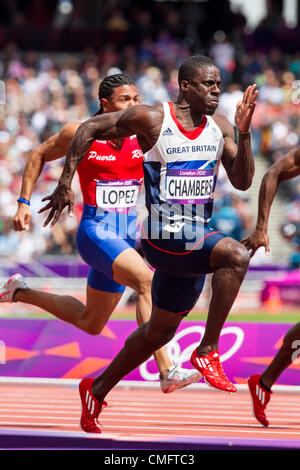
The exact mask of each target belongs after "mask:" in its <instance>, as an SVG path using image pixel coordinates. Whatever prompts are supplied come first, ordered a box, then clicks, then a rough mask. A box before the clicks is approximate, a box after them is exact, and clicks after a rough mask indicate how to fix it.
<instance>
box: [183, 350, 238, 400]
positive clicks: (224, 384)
mask: <svg viewBox="0 0 300 470" xmlns="http://www.w3.org/2000/svg"><path fill="white" fill-rule="evenodd" d="M191 364H192V366H194V367H195V369H197V370H198V371H199V372H200V373H201V374H202V375H203V378H204V380H205V382H206V383H207V385H209V386H211V387H213V388H217V389H219V390H223V391H224V392H231V393H235V392H236V391H237V388H236V387H235V386H234V385H233V384H232V383H231V382H230V380H229V379H228V378H227V377H226V375H225V373H224V370H223V367H222V364H221V362H220V353H219V351H211V352H210V353H208V354H207V355H199V354H198V348H196V349H195V351H194V352H193V354H192V355H191Z"/></svg>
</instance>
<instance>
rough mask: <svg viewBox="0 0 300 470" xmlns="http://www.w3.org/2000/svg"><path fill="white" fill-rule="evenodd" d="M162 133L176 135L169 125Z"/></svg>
mask: <svg viewBox="0 0 300 470" xmlns="http://www.w3.org/2000/svg"><path fill="white" fill-rule="evenodd" d="M162 135H174V133H173V132H172V131H171V129H170V128H169V127H167V129H166V130H164V131H163V133H162Z"/></svg>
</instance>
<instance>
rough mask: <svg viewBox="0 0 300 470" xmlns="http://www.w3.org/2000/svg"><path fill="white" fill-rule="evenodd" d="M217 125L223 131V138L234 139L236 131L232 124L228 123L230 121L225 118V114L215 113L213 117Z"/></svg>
mask: <svg viewBox="0 0 300 470" xmlns="http://www.w3.org/2000/svg"><path fill="white" fill-rule="evenodd" d="M212 118H213V120H214V121H215V123H216V124H217V125H218V126H219V128H220V129H221V131H222V134H223V137H224V138H225V137H231V138H233V139H234V129H233V126H232V124H230V122H229V121H228V119H227V118H226V117H225V116H223V114H219V113H215V114H214V115H213V116H212Z"/></svg>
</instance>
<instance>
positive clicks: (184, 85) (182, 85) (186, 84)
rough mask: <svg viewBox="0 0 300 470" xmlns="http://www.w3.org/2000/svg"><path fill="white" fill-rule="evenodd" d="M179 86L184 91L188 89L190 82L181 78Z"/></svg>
mask: <svg viewBox="0 0 300 470" xmlns="http://www.w3.org/2000/svg"><path fill="white" fill-rule="evenodd" d="M179 87H180V88H181V89H182V91H188V87H189V82H188V81H187V80H181V82H180V84H179Z"/></svg>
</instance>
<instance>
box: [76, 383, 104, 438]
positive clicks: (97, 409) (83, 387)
mask: <svg viewBox="0 0 300 470" xmlns="http://www.w3.org/2000/svg"><path fill="white" fill-rule="evenodd" d="M93 382H94V379H91V378H86V379H82V380H81V382H80V383H79V394H80V399H81V418H80V427H81V429H82V430H83V431H85V432H90V433H92V432H93V433H97V434H100V433H101V424H100V423H99V421H98V416H99V414H100V413H101V411H102V410H103V408H105V407H106V406H107V403H106V401H103V402H102V403H100V402H99V401H98V400H97V399H96V398H95V397H94V395H93V393H92V385H93Z"/></svg>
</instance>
